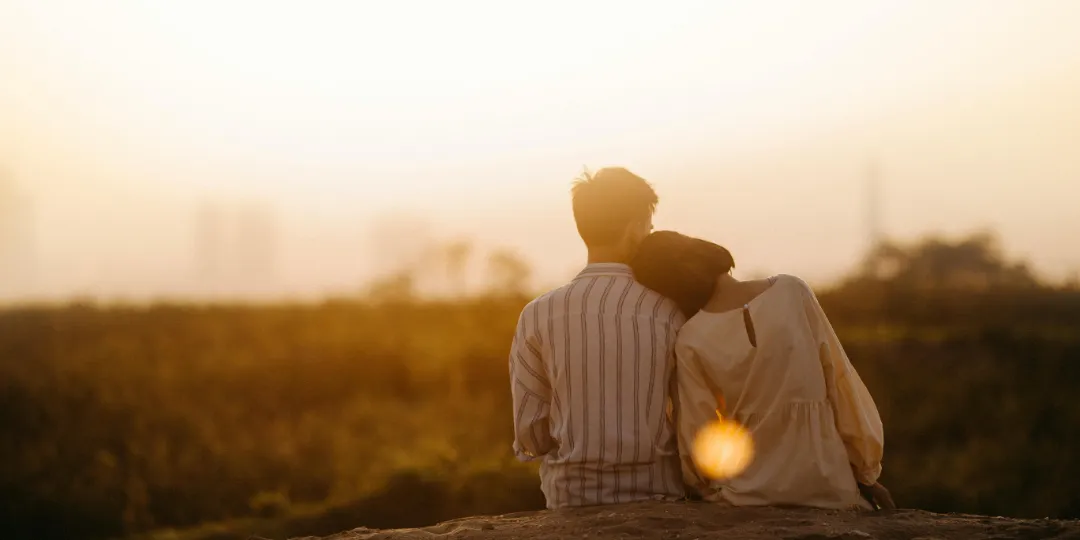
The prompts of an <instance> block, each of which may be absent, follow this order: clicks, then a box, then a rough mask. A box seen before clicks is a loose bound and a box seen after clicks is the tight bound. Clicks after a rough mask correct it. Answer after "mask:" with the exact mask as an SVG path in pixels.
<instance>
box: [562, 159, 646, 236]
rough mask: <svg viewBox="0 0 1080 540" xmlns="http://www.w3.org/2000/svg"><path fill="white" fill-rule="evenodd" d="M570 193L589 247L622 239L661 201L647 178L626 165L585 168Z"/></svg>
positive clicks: (578, 221) (579, 227) (578, 223)
mask: <svg viewBox="0 0 1080 540" xmlns="http://www.w3.org/2000/svg"><path fill="white" fill-rule="evenodd" d="M570 193H571V198H572V199H573V206H574V221H575V222H576V223H577V230H578V234H580V235H581V239H582V240H584V241H585V245H586V246H589V247H593V246H604V245H611V244H614V243H616V242H618V241H619V239H620V238H621V236H622V235H623V234H624V233H625V232H626V228H627V227H628V226H630V224H632V223H634V222H635V221H643V220H646V219H648V218H650V217H652V215H653V212H655V211H656V203H657V202H659V198H658V197H657V196H656V192H655V191H653V188H652V186H651V185H649V183H648V182H646V181H645V179H644V178H642V177H640V176H638V175H636V174H634V173H632V172H630V171H628V170H626V169H624V168H622V167H608V168H604V169H600V170H599V171H596V172H595V173H589V172H588V171H585V174H583V175H582V176H581V177H580V178H578V179H577V180H576V181H575V182H574V186H573V188H571V190H570Z"/></svg>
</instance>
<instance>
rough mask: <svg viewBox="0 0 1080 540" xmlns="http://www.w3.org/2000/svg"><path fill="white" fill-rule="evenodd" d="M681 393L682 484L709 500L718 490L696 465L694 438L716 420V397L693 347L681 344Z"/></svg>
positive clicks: (678, 353)
mask: <svg viewBox="0 0 1080 540" xmlns="http://www.w3.org/2000/svg"><path fill="white" fill-rule="evenodd" d="M675 357H676V362H677V366H678V367H677V368H676V370H675V378H676V379H677V381H678V383H677V385H676V386H677V388H678V393H677V394H676V396H675V400H674V401H675V413H676V416H675V419H676V425H677V427H678V431H679V458H680V460H681V461H682V474H683V483H684V484H686V487H687V489H688V490H689V491H690V492H691V494H697V495H700V496H701V497H703V498H706V499H709V498H710V497H711V496H712V495H714V492H715V489H714V488H713V487H712V485H711V484H710V483H709V481H708V479H707V478H705V477H704V476H702V475H701V473H700V471H698V469H697V466H696V465H695V464H694V458H693V448H694V438H695V437H696V436H697V434H698V431H700V430H701V428H703V427H705V426H706V425H708V424H709V423H710V422H712V421H714V420H716V396H715V395H714V394H713V391H712V390H711V388H712V385H710V384H709V383H708V379H707V377H708V376H707V375H706V374H705V373H704V371H702V369H701V364H700V362H699V361H698V358H697V356H696V355H695V354H694V351H693V349H691V348H690V347H687V346H685V345H684V344H682V343H680V344H678V345H676V346H675Z"/></svg>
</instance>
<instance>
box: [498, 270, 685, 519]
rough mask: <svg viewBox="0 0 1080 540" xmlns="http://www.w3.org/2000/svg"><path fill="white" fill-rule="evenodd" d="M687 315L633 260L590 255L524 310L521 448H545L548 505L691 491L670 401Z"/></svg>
mask: <svg viewBox="0 0 1080 540" xmlns="http://www.w3.org/2000/svg"><path fill="white" fill-rule="evenodd" d="M683 322H685V319H684V318H683V316H682V314H681V313H680V312H679V310H678V309H677V307H676V306H675V304H674V303H673V302H671V301H670V300H667V299H665V298H663V297H661V296H660V295H659V294H657V293H655V292H653V291H651V290H649V289H647V288H645V287H644V286H642V285H641V284H639V283H637V282H636V281H634V278H633V274H632V273H631V271H630V268H629V267H628V266H626V265H622V264H590V265H588V266H587V267H586V268H585V269H584V270H583V271H582V272H581V273H580V274H578V276H577V277H576V278H575V279H574V280H573V281H571V282H570V283H569V284H567V285H565V286H563V287H560V288H559V289H556V290H554V291H552V292H550V293H548V294H546V295H544V296H541V297H540V298H537V299H536V300H533V301H532V302H530V303H529V305H527V306H526V307H525V309H524V310H523V311H522V313H521V318H520V319H519V321H518V327H517V332H516V333H515V334H514V340H513V344H512V346H511V352H510V378H511V386H510V388H511V394H512V397H513V402H514V453H515V455H516V456H517V457H518V459H521V460H523V461H529V460H534V459H540V460H542V461H541V466H540V480H541V488H542V489H543V491H544V495H545V497H546V498H547V506H548V508H562V507H567V506H586V505H596V504H614V503H622V502H631V501H637V500H646V499H657V498H669V499H673V498H679V497H682V496H683V486H682V482H681V481H676V480H678V479H680V469H679V467H680V463H679V459H678V453H677V443H676V439H675V432H674V429H673V426H672V424H671V419H670V417H669V416H668V407H667V404H668V398H669V388H670V387H671V385H670V381H671V378H672V376H673V375H674V364H675V359H674V345H675V334H676V332H677V331H678V330H679V327H680V326H681V325H682V324H683Z"/></svg>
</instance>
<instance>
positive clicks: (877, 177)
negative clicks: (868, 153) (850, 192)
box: [864, 159, 885, 252]
mask: <svg viewBox="0 0 1080 540" xmlns="http://www.w3.org/2000/svg"><path fill="white" fill-rule="evenodd" d="M864 175H865V177H864V181H865V182H866V232H867V242H868V244H869V245H868V246H867V250H868V251H870V252H873V251H874V250H875V249H877V248H878V246H880V245H881V244H882V243H883V242H884V241H885V232H884V229H883V228H882V225H881V196H882V194H881V166H880V164H879V163H878V161H877V159H871V160H869V161H868V162H867V164H866V170H865V171H864Z"/></svg>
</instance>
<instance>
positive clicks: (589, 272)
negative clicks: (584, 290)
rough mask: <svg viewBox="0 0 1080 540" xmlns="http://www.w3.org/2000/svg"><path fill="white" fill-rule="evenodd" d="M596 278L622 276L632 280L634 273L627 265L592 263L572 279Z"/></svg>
mask: <svg viewBox="0 0 1080 540" xmlns="http://www.w3.org/2000/svg"><path fill="white" fill-rule="evenodd" d="M598 276H622V277H628V278H630V279H634V271H633V270H631V269H630V266H629V265H625V264H622V263H592V264H589V265H586V266H585V269H584V270H582V271H581V272H580V273H578V275H577V277H575V278H574V279H581V278H587V277H598Z"/></svg>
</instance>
